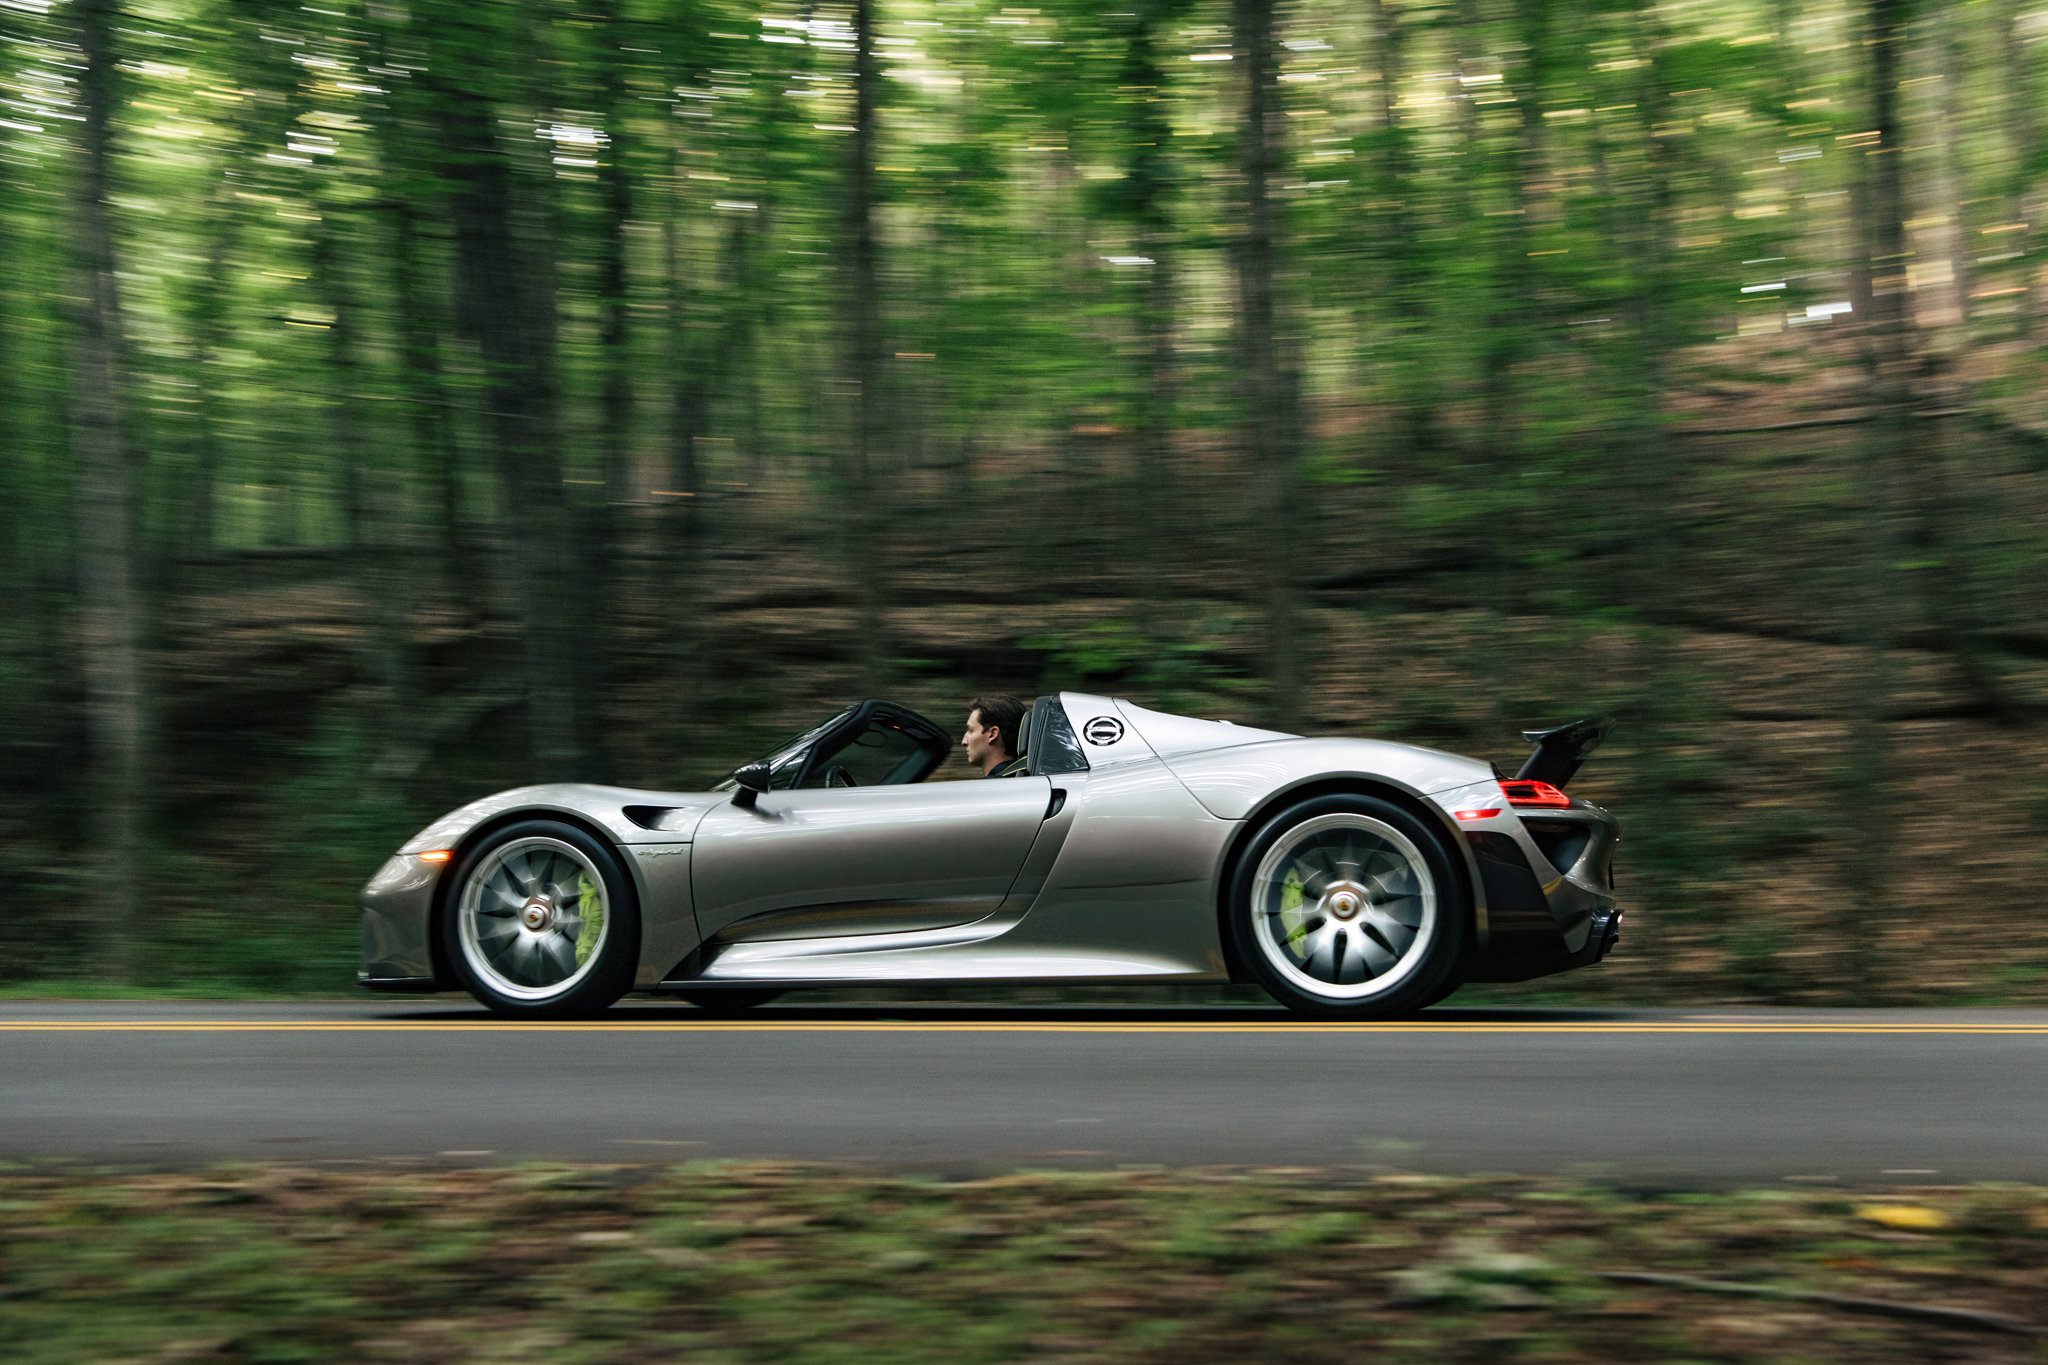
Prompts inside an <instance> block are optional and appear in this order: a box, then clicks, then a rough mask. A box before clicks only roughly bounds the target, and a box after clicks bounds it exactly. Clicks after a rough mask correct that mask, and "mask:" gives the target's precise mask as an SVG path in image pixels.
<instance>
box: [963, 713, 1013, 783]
mask: <svg viewBox="0 0 2048 1365" xmlns="http://www.w3.org/2000/svg"><path fill="white" fill-rule="evenodd" d="M1023 724H1024V703H1023V702H1021V701H1019V700H1018V699H1017V698H1015V697H1013V696H1011V695H1010V694H1009V693H1008V692H984V693H982V694H981V695H980V696H978V697H976V698H975V699H974V700H973V702H972V703H970V704H969V705H968V707H967V732H966V733H965V734H963V735H961V736H960V744H961V747H962V748H964V749H966V750H967V761H968V762H969V763H972V764H973V765H974V766H975V767H977V768H979V769H981V775H982V776H983V777H1021V776H1022V775H1023V773H1024V758H1023V756H1022V755H1021V754H1018V753H1015V752H1014V751H1013V746H1014V745H1015V743H1016V735H1017V731H1018V729H1019V728H1020V727H1021V726H1022V725H1023Z"/></svg>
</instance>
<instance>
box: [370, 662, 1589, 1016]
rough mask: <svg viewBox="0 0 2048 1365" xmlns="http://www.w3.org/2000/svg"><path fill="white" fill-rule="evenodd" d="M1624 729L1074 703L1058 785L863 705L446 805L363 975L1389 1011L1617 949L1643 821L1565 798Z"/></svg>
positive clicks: (577, 996)
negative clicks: (695, 749)
mask: <svg viewBox="0 0 2048 1365" xmlns="http://www.w3.org/2000/svg"><path fill="white" fill-rule="evenodd" d="M1612 725H1613V721H1612V720H1610V719H1607V718H1604V717H1602V718H1597V719H1592V720H1582V721H1577V722H1574V723H1573V724H1571V725H1567V726H1563V727H1561V728H1559V729H1556V730H1548V731H1525V732H1524V737H1525V738H1526V739H1528V740H1529V741H1530V742H1531V743H1534V744H1535V745H1536V750H1535V752H1534V753H1533V754H1532V755H1531V756H1530V758H1529V760H1528V762H1527V763H1525V764H1524V765H1523V767H1522V769H1521V771H1520V772H1519V773H1517V774H1516V775H1515V776H1514V777H1512V778H1509V777H1506V776H1504V775H1503V774H1502V773H1501V772H1500V770H1499V769H1497V768H1495V767H1493V766H1492V765H1490V764H1487V763H1484V762H1481V761H1479V760H1477V759H1471V758H1461V757H1459V756H1457V755H1455V754H1448V753H1440V752H1437V751H1435V750H1431V749H1422V748H1416V747H1413V746H1411V745H1406V744H1392V743H1384V742H1380V741H1374V740H1356V739H1303V738H1300V737H1298V736H1295V735H1284V734H1276V733H1274V732H1271V731H1267V730H1254V729H1249V728H1247V727H1244V726H1238V725H1232V724H1230V723H1229V722H1227V721H1208V720H1196V719H1193V718H1190V717H1186V716H1173V715H1166V714H1164V713H1161V712H1158V711H1148V710H1146V709H1145V708H1143V707H1140V706H1134V705H1132V704H1131V703H1129V702H1125V701H1118V700H1115V699H1112V698H1109V697H1099V696H1088V695H1085V694H1082V693H1078V692H1062V693H1060V694H1058V695H1057V696H1044V697H1040V698H1038V700H1037V701H1036V702H1035V703H1034V704H1033V705H1032V707H1031V709H1030V711H1029V712H1028V713H1027V715H1026V717H1025V721H1024V724H1023V725H1022V726H1021V727H1019V739H1020V740H1021V741H1022V747H1023V753H1024V758H1025V760H1026V769H1027V774H1026V775H1022V776H1016V777H1010V778H1001V779H991V780H980V781H963V782H937V783H932V784H930V785H920V783H922V781H923V779H924V778H925V777H927V776H929V775H930V773H931V772H932V770H933V769H934V768H936V767H937V766H938V765H939V764H940V763H941V762H942V761H944V760H945V758H946V757H947V755H948V753H949V752H950V750H951V748H952V742H951V740H950V739H949V737H948V735H947V732H946V731H944V730H941V729H940V728H939V727H938V726H937V725H934V724H933V723H932V722H931V721H929V720H926V719H925V718H924V717H923V716H920V715H918V714H916V713H915V712H913V711H909V710H906V709H905V708H903V707H901V706H897V705H895V704H893V703H890V702H886V701H865V702H862V703H860V704H859V705H857V706H850V707H848V708H847V709H846V710H844V711H841V712H840V713H839V714H838V715H835V716H833V717H832V718H831V719H830V720H827V721H826V722H825V723H824V724H822V725H820V726H818V727H817V728H816V729H813V730H810V731H808V732H806V733H804V734H802V735H799V736H797V737H796V738H795V739H793V740H791V741H790V742H789V743H787V744H785V745H783V746H782V747H781V748H779V749H777V750H775V751H774V752H773V753H771V754H769V755H768V756H767V757H765V758H763V759H761V760H760V761H758V762H755V763H750V764H748V765H747V766H745V767H743V768H740V769H739V770H738V771H736V772H735V773H733V774H732V776H731V777H730V778H728V779H727V780H726V781H725V782H724V783H723V784H721V785H720V787H719V788H718V789H717V790H715V791H711V792H654V791H630V790H626V789H624V788H619V787H600V786H588V785H583V784H577V783H560V784H551V785H546V786H536V787H521V788H519V789H517V790H515V791H508V792H501V793H499V794H498V795H496V796H491V797H487V798H485V799H484V800H482V801H477V802H474V803H472V804H470V805H467V806H464V807H463V808H462V809H460V810H457V811H455V812H453V813H452V814H449V815H447V816H444V817H442V818H441V819H439V820H437V821H435V822H434V823H433V824H432V825H430V826H428V827H427V828H426V829H425V830H422V831H421V832H420V834H419V835H418V837H416V838H414V839H413V840H412V841H411V842H409V843H407V844H406V845H405V846H404V847H403V848H401V849H399V851H398V853H397V854H396V856H394V857H393V858H391V859H390V861H388V862H387V863H385V865H384V867H383V869H382V870H381V871H379V872H378V873H377V875H376V876H375V877H374V878H373V879H372V880H371V881H370V884H369V885H368V886H367V887H366V888H364V891H363V896H362V906H363V943H362V968H361V970H360V971H359V972H358V974H357V979H358V981H360V982H361V984H363V985H365V986H369V987H374V988H378V989H390V990H416V991H430V990H440V989H447V988H449V987H451V986H454V985H457V984H459V985H461V986H463V987H464V988H466V989H467V990H468V991H469V992H470V993H471V994H473V995H474V996H475V997H476V998H477V999H478V1000H479V1001H481V1002H483V1003H484V1004H485V1005H487V1006H489V1007H490V1008H491V1009H493V1010H496V1011H498V1012H499V1013H502V1014H507V1015H523V1016H529V1017H559V1016H565V1015H581V1014H588V1013H591V1012H593V1011H597V1010H601V1009H604V1008H605V1007H606V1006H608V1005H610V1004H611V1003H612V1002H613V1001H615V1000H617V999H618V998H619V997H620V996H621V995H623V994H624V993H625V992H626V991H628V990H641V991H662V992H669V993H673V994H677V995H680V996H682V997H683V998H685V999H688V1000H692V1001H694V1002H696V1003H698V1004H700V1005H702V1006H704V1007H705V1008H707V1009H710V1010H714V1011H725V1012H730V1011H736V1010H740V1009H744V1008H747V1007H749V1006H752V1005H755V1004H758V1003H760V1002H761V1001H763V1000H765V999H768V998H770V997H772V996H774V995H777V994H780V993H782V992H783V991H786V990H791V989H794V988H798V987H804V986H827V985H835V986H843V985H875V984H890V983H901V982H954V983H962V982H1000V981H1013V982H1015V981H1040V982H1043V981H1081V980H1088V981H1126V982H1129V981H1168V982H1170V981H1224V980H1236V981H1246V980H1249V981H1256V982H1258V983H1259V984H1260V985H1262V986H1264V987H1265V988H1266V990H1268V991H1269V992H1271V993H1272V994H1273V995H1274V996H1275V997H1276V998H1278V999H1279V1000H1281V1001H1283V1002H1284V1003H1286V1004H1287V1005H1290V1006H1292V1007H1293V1008H1295V1009H1297V1010H1300V1011H1302V1012H1304V1013H1309V1014H1314V1015H1320V1016H1325V1017H1335V1018H1345V1019H1379V1018H1386V1017H1389V1016H1396V1015H1400V1014H1404V1013H1408V1012H1411V1011H1414V1010H1417V1009H1421V1008H1423V1007H1424V1006H1427V1005H1430V1004H1433V1003H1435V1002H1436V1001H1438V1000H1441V999H1442V998H1443V997H1444V996H1446V995H1448V994H1450V993H1451V992H1452V991H1453V990H1455V989H1457V987H1458V986H1459V985H1460V984H1461V983H1463V982H1467V981H1519V980H1524V979H1526V978H1529V977H1536V976H1544V975H1548V974H1550V973H1552V972H1561V971H1565V970H1567V969H1569V968H1572V967H1579V966H1584V965H1586V964H1588V963H1593V962H1598V961H1599V960H1600V959H1601V958H1602V957H1604V956H1606V954H1607V952H1608V950H1609V949H1611V948H1612V947H1613V946H1614V943H1615V940H1616V939H1617V938H1618V937H1619V935H1620V931H1621V911H1620V910H1619V909H1618V908H1617V907H1616V904H1615V899H1614V876H1613V870H1612V866H1613V855H1614V849H1615V845H1616V843H1617V842H1618V841H1619V839H1620V826H1619V824H1618V823H1617V822H1616V820H1615V819H1614V817H1613V816H1611V815H1609V814H1608V813H1607V812H1606V811H1604V810H1602V809H1600V808H1599V807H1597V806H1593V805H1589V804H1587V803H1586V802H1584V801H1580V800H1577V799H1575V798H1573V797H1570V796H1568V795H1566V794H1565V792H1564V791H1563V787H1564V785H1565V784H1566V783H1567V782H1568V781H1569V780H1570V779H1571V777H1572V775H1573V774H1574V773H1576V772H1577V771H1578V769H1579V765H1580V764H1581V763H1582V762H1583V761H1584V759H1585V757H1586V756H1587V755H1588V754H1589V753H1591V752H1592V751H1593V749H1594V748H1595V747H1597V746H1598V744H1599V743H1600V741H1601V740H1602V739H1603V738H1605V736H1606V734H1607V731H1608V730H1609V728H1610V727H1611V726H1612Z"/></svg>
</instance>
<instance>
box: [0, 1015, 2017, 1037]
mask: <svg viewBox="0 0 2048 1365" xmlns="http://www.w3.org/2000/svg"><path fill="white" fill-rule="evenodd" d="M0 1033H1145V1034H1177V1033H1186V1034H1219V1033H1236V1034H1261V1033H1274V1034H1302V1033H1390V1034H1460V1033H1483V1034H1638V1035H1651V1034H1763V1035H1801V1034H1822V1035H1835V1034H1875V1035H1891V1034H1907V1035H1947V1036H1956V1037H1978V1036H1988V1037H2039V1036H2048V1023H2017V1022H2015V1023H1997V1022H1987V1023H1979V1022H1946V1023H1934V1022H1930V1023H1906V1022H1901V1023H1859V1022H1854V1021H1842V1022H1826V1021H1813V1022H1774V1021H1770V1020H1671V1021H1661V1020H1657V1021H1636V1022H1631V1021H1626V1020H1615V1021H1605V1020H1594V1021H1540V1020H1531V1021H1526V1022H1519V1021H1513V1020H1442V1021H1436V1020H1403V1021H1396V1022H1389V1023H1355V1024H1354V1023H1344V1022H1341V1021H1328V1020H1314V1019H1303V1020H1245V1021H1242V1022H1231V1021H1226V1020H1187V1021H1176V1020H1131V1021H1128V1022H1122V1021H1114V1020H1078V1019H1077V1020H1019V1021H977V1020H944V1019H934V1020H928V1021H917V1020H904V1019H876V1020H858V1019H847V1020H840V1019H833V1020H822V1019H821V1020H795V1019H789V1020H782V1019H775V1018H773V1017H768V1018H760V1019H748V1020H690V1019H652V1020H635V1019H632V1018H630V1017H625V1018H617V1019H602V1020H586V1021H562V1022H528V1021H522V1020H501V1019H475V1018H457V1019H445V1020H430V1019H358V1020H338V1021H334V1020H248V1019H139V1020H130V1021H118V1020H71V1019H62V1020H60V1019H51V1020H8V1021H0Z"/></svg>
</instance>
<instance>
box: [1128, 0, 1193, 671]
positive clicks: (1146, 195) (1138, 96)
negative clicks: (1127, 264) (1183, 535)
mask: <svg viewBox="0 0 2048 1365" xmlns="http://www.w3.org/2000/svg"><path fill="white" fill-rule="evenodd" d="M1157 23H1158V19H1157V17H1156V15H1155V14H1154V12H1153V11H1152V10H1150V9H1143V10H1140V11H1139V12H1138V13H1137V14H1136V15H1134V16H1132V20H1131V25H1130V32H1129V38H1128V41H1127V43H1126V45H1125V48H1124V68H1123V73H1122V77H1123V78H1122V80H1121V81H1120V82H1119V84H1120V86H1121V93H1122V94H1123V96H1124V97H1125V98H1126V99H1128V100H1129V101H1131V105H1130V108H1131V111H1132V112H1131V118H1130V122H1129V137H1130V140H1131V164H1130V170H1129V174H1128V176H1127V177H1126V184H1127V185H1128V187H1129V189H1128V193H1129V196H1130V197H1129V201H1128V203H1129V210H1130V215H1131V220H1132V224H1133V226H1134V227H1135V228H1136V229H1137V247H1138V254H1139V255H1141V256H1143V257H1145V258H1146V259H1147V260H1148V261H1150V262H1151V264H1150V265H1149V266H1146V267H1145V283H1144V299H1143V302H1142V303H1141V304H1140V306H1139V310H1138V346H1139V355H1140V364H1141V365H1142V366H1143V377H1142V382H1141V386H1140V389H1139V394H1140V396H1139V400H1138V410H1137V421H1136V422H1135V424H1134V425H1135V426H1136V428H1137V429H1136V432H1135V433H1134V434H1135V437H1136V441H1135V453H1136V461H1135V463H1136V468H1135V469H1134V470H1133V471H1132V476H1131V477H1130V478H1129V479H1127V480H1126V482H1127V484H1128V485H1129V495H1128V496H1127V497H1126V498H1125V499H1124V500H1123V501H1124V502H1125V505H1126V506H1127V508H1128V509H1129V510H1128V515H1127V516H1126V517H1125V519H1124V520H1125V525H1126V527H1127V528H1129V530H1130V532H1131V533H1132V534H1133V535H1134V536H1135V537H1136V543H1135V544H1133V545H1131V546H1130V547H1129V549H1128V553H1129V558H1130V562H1132V563H1134V564H1135V565H1136V566H1137V567H1138V574H1137V590H1138V597H1139V600H1140V602H1141V603H1142V608H1141V610H1142V612H1143V615H1144V617H1145V623H1144V624H1145V633H1146V634H1147V635H1148V636H1150V637H1151V638H1153V639H1155V640H1157V639H1167V638H1176V637H1177V636H1178V633H1179V632H1178V631H1177V630H1176V629H1175V626H1176V624H1177V619H1176V618H1177V615H1178V613H1177V612H1175V611H1173V610H1172V609H1171V607H1170V606H1169V602H1168V599H1169V596H1170V588H1169V584H1171V583H1172V581H1173V579H1174V576H1175V575H1174V570H1175V568H1176V565H1175V563H1174V559H1175V555H1174V547H1175V544H1176V535H1175V533H1176V529H1177V528H1178V526H1179V524H1180V519H1181V517H1183V516H1185V515H1187V513H1188V511H1189V509H1188V508H1186V507H1185V506H1184V504H1183V503H1182V501H1181V500H1180V499H1178V498H1177V497H1175V492H1176V490H1177V489H1178V488H1179V483H1178V481H1177V480H1176V479H1175V478H1174V477H1173V473H1172V471H1171V469H1170V468H1169V466H1170V464H1171V459H1172V456H1171V438H1172V430H1173V412H1174V368H1175V359H1174V345H1173V329H1174V317H1175V309H1176V306H1177V300H1176V297H1175V291H1174V264H1175V262H1174V245H1175V237H1174V223H1173V212H1172V204H1171V202H1170V196H1171V183H1170V177H1171V175H1172V163H1171V161H1170V160H1169V158H1168V156H1167V151H1166V149H1167V146H1168V144H1169V142H1170V141H1171V139H1172V137H1173V127H1172V125H1171V123H1170V122H1169V121H1168V120H1167V117H1166V108H1165V104H1164V100H1165V94H1164V91H1163V86H1164V84H1165V82H1164V79H1163V77H1162V74H1161V71H1160V60H1159V35H1158V33H1157V32H1156V26H1157Z"/></svg>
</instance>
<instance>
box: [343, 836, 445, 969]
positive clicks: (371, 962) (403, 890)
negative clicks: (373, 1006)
mask: <svg viewBox="0 0 2048 1365" xmlns="http://www.w3.org/2000/svg"><path fill="white" fill-rule="evenodd" d="M443 867H445V864H435V863H423V862H421V861H420V860H419V859H418V858H416V857H413V856H412V855H411V854H409V853H401V854H399V855H397V856H396V857H393V858H391V859H389V860H387V861H386V862H385V864H384V866H383V867H381V868H379V869H378V870H377V875H376V876H374V877H372V878H370V883H369V885H367V886H365V887H364V888H363V891H362V911H363V924H362V956H361V959H360V960H359V962H358V965H357V967H356V984H357V985H359V986H365V987H368V988H369V989H371V990H386V991H437V990H446V989H449V987H450V983H448V982H446V981H444V980H443V979H442V973H441V972H440V971H439V970H438V968H437V964H436V963H435V961H434V944H433V932H432V926H433V910H434V885H435V883H436V881H437V880H438V879H439V877H440V874H441V871H442V869H443Z"/></svg>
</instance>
